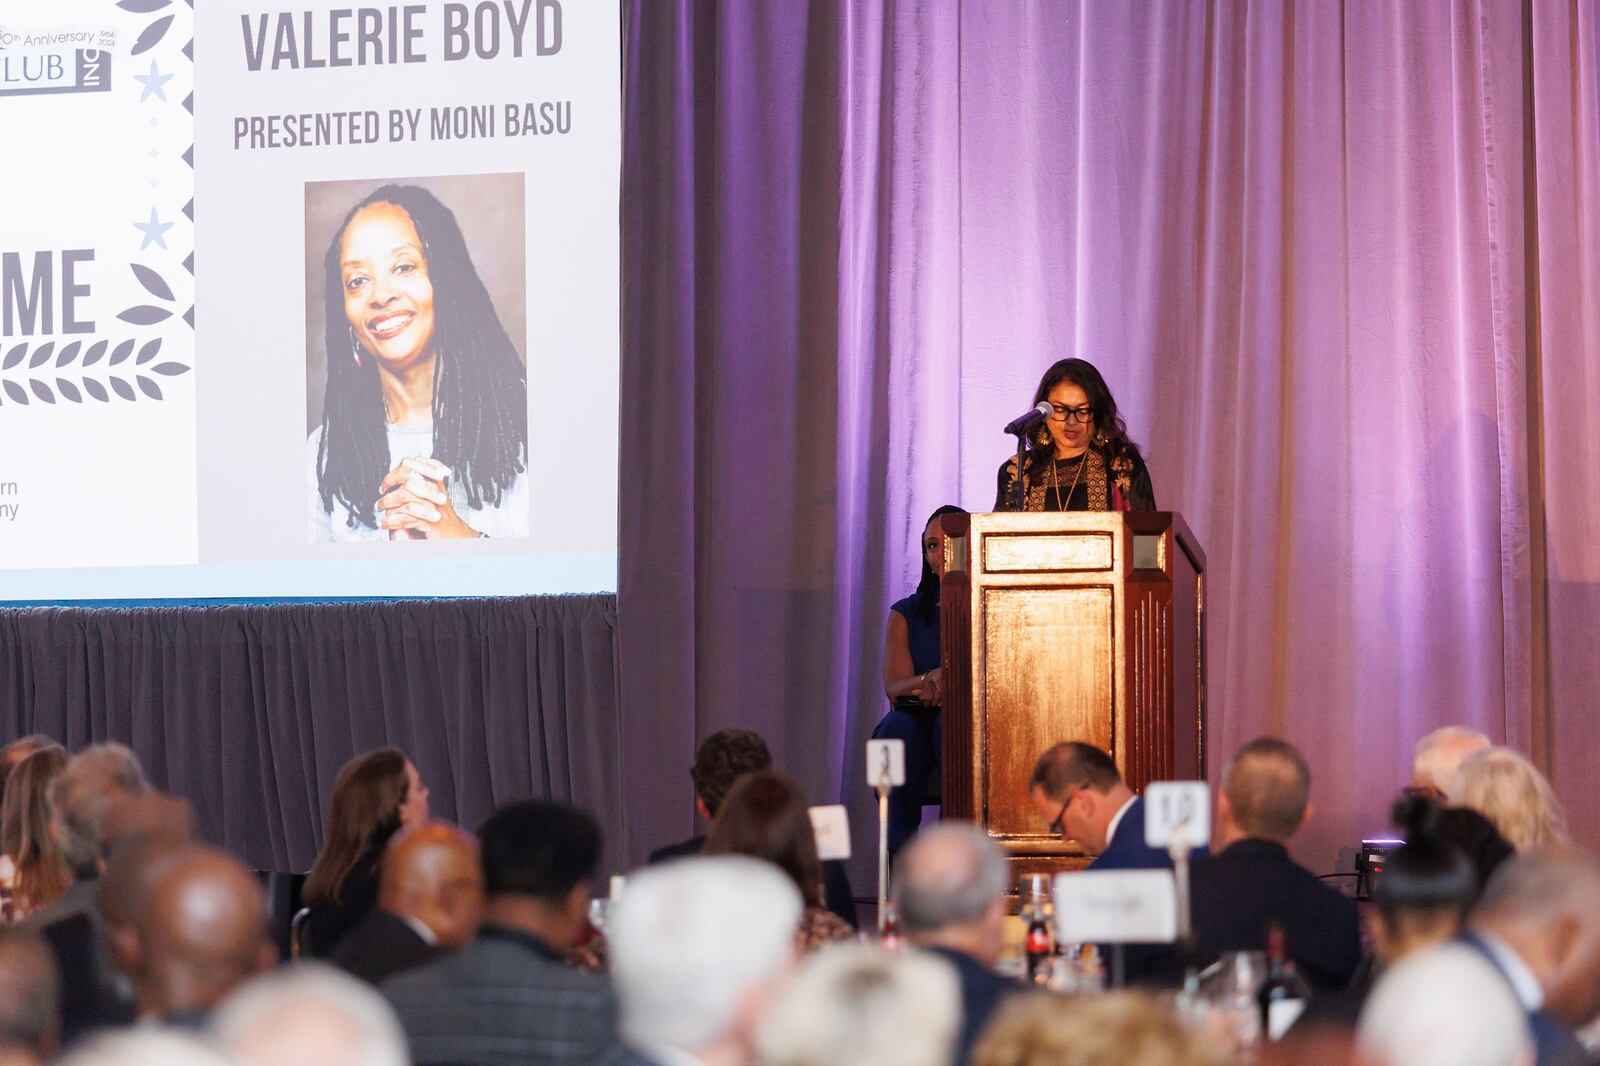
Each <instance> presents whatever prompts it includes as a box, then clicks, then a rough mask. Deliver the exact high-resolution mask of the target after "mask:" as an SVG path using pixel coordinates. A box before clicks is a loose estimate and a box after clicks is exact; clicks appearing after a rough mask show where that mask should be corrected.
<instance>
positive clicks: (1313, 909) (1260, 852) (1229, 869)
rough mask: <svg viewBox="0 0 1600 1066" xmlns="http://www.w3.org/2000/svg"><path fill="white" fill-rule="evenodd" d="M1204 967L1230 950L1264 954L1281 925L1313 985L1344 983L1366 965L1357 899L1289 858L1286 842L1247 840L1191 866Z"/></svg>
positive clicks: (1199, 957) (1293, 954)
mask: <svg viewBox="0 0 1600 1066" xmlns="http://www.w3.org/2000/svg"><path fill="white" fill-rule="evenodd" d="M1189 887H1190V892H1189V895H1190V902H1191V905H1192V915H1193V921H1194V932H1195V937H1196V940H1197V948H1196V961H1197V962H1198V963H1199V965H1200V966H1201V967H1205V966H1208V965H1210V964H1211V963H1212V962H1214V961H1216V959H1217V957H1218V956H1220V955H1221V954H1222V953H1223V952H1224V951H1262V950H1265V949H1266V946H1267V924H1268V923H1269V922H1271V921H1278V922H1281V923H1283V931H1284V936H1285V939H1286V940H1287V942H1288V948H1289V957H1290V958H1291V959H1293V960H1294V964H1295V966H1297V967H1298V968H1299V969H1300V972H1301V973H1302V974H1303V975H1304V976H1305V978H1306V980H1307V981H1309V982H1310V983H1311V985H1312V987H1313V988H1314V989H1319V990H1327V989H1335V988H1343V987H1345V986H1346V985H1348V984H1349V983H1350V978H1351V977H1353V976H1354V975H1355V972H1356V967H1357V966H1359V965H1360V964H1361V927H1360V922H1359V919H1358V918H1357V916H1356V903H1355V900H1353V899H1350V898H1348V897H1346V896H1342V895H1340V894H1339V893H1338V892H1336V891H1334V890H1333V889H1331V888H1329V887H1328V886H1327V885H1325V884H1323V883H1322V882H1321V881H1319V880H1318V879H1317V876H1316V875H1315V874H1313V873H1312V872H1311V871H1310V870H1307V869H1306V868H1305V867H1303V866H1300V865H1298V864H1296V863H1295V862H1294V860H1292V859H1290V858H1289V851H1288V849H1287V848H1285V847H1284V846H1283V845H1282V844H1277V843H1274V842H1272V841H1270V840H1241V841H1239V842H1238V843H1237V844H1234V845H1232V846H1231V847H1228V848H1225V849H1223V850H1222V851H1221V852H1220V853H1219V854H1217V855H1213V856H1209V857H1207V858H1203V859H1197V860H1195V862H1194V863H1193V865H1192V866H1191V867H1190V869H1189Z"/></svg>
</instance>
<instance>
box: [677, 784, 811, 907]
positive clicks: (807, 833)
mask: <svg viewBox="0 0 1600 1066" xmlns="http://www.w3.org/2000/svg"><path fill="white" fill-rule="evenodd" d="M705 854H707V855H749V856H752V857H754V858H757V859H765V860H766V861H767V862H770V863H772V864H773V865H775V866H777V867H778V868H779V869H781V870H782V871H783V872H784V873H786V874H788V875H789V877H790V878H791V879H792V880H793V881H794V884H795V887H796V888H798V889H799V890H800V897H801V898H802V899H804V900H805V903H806V906H808V907H820V906H821V905H822V863H821V861H820V860H818V858H817V837H816V831H815V830H814V829H812V827H811V815H810V813H809V808H808V807H807V805H806V797H805V794H804V793H802V792H801V791H800V786H799V785H797V784H795V783H794V781H793V780H791V779H790V778H788V777H786V776H784V775H783V774H780V773H778V772H777V771H776V770H760V771H757V772H756V773H753V774H746V775H745V776H744V777H741V778H740V779H739V780H738V781H737V782H736V783H735V784H734V786H733V789H732V791H730V792H729V793H728V797H727V799H725V800H724V801H723V802H722V806H721V807H719V808H718V810H717V820H716V821H715V822H713V823H712V824H711V835H710V836H708V837H707V838H706V847H705Z"/></svg>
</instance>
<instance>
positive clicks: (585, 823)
mask: <svg viewBox="0 0 1600 1066" xmlns="http://www.w3.org/2000/svg"><path fill="white" fill-rule="evenodd" d="M478 841H479V844H480V847H481V849H482V855H483V888H484V892H485V894H486V896H487V901H486V903H485V907H484V917H485V920H486V921H488V922H491V923H494V924H500V925H510V926H513V927H515V928H521V929H525V930H527V931H530V932H533V933H534V934H535V935H537V936H540V937H542V938H543V939H544V940H545V941H547V942H548V943H549V944H550V945H551V946H552V947H554V948H556V949H557V950H559V951H566V950H568V949H570V948H572V947H573V946H574V945H575V944H576V943H577V941H578V937H579V935H580V934H581V933H582V932H583V929H584V923H585V921H586V918H587V914H588V910H589V896H590V893H591V892H592V891H593V888H594V879H595V871H596V870H597V869H598V868H599V865H600V827H599V826H598V825H597V824H595V820H594V819H593V818H591V817H590V816H589V815H588V814H587V813H585V812H584V811H580V810H578V809H577V808H576V807H567V806H564V805H562V804H559V803H546V802H544V801H542V800H524V801H523V802H521V803H513V804H511V805H510V806H507V807H502V808H500V809H499V810H498V811H495V812H494V813H493V814H491V815H490V816H489V817H488V818H487V819H486V820H485V821H484V823H483V824H482V825H480V826H479V827H478Z"/></svg>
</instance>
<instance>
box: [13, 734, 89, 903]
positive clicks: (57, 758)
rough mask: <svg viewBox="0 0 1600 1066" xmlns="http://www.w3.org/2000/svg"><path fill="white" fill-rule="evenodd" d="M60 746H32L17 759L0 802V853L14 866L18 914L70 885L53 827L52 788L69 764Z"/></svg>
mask: <svg viewBox="0 0 1600 1066" xmlns="http://www.w3.org/2000/svg"><path fill="white" fill-rule="evenodd" d="M67 761H68V758H67V750H66V749H65V748H63V747H61V746H60V745H59V744H48V745H45V746H44V747H41V748H35V749H34V750H33V751H32V752H31V753H30V754H28V755H27V756H25V757H24V758H22V759H20V760H18V762H17V764H16V766H15V768H14V769H13V770H12V771H11V776H10V777H9V778H8V779H7V781H6V793H5V800H4V801H3V802H0V851H4V852H5V854H7V855H9V856H11V861H12V862H13V863H14V864H15V865H16V874H15V877H14V879H13V881H12V899H13V902H14V906H15V908H16V912H17V914H19V915H25V914H30V913H32V912H33V911H36V910H38V909H39V908H40V907H42V906H44V905H45V904H46V903H49V902H50V901H51V900H54V899H55V898H56V897H58V896H60V895H61V894H62V893H63V892H65V891H66V890H67V886H68V885H70V884H71V883H72V867H71V866H70V865H68V863H67V857H66V854H65V853H64V852H63V851H62V849H61V842H60V840H59V839H58V838H57V837H56V834H55V831H54V830H53V828H52V827H51V822H52V820H53V819H52V815H51V809H50V803H49V799H48V797H49V794H50V786H51V785H52V784H53V783H54V782H55V781H56V779H57V778H59V777H60V776H61V772H62V771H63V770H64V769H66V766H67Z"/></svg>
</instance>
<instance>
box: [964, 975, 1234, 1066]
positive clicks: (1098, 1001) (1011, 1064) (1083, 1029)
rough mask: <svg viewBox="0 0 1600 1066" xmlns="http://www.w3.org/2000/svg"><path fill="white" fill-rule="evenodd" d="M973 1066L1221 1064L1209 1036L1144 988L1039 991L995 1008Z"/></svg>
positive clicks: (1224, 1058) (1222, 1057)
mask: <svg viewBox="0 0 1600 1066" xmlns="http://www.w3.org/2000/svg"><path fill="white" fill-rule="evenodd" d="M972 1061H973V1063H974V1064H975V1066H1121V1064H1122V1063H1139V1066H1223V1064H1224V1063H1226V1062H1228V1061H1230V1059H1229V1056H1228V1054H1227V1052H1226V1050H1225V1048H1224V1047H1223V1046H1222V1044H1220V1043H1218V1042H1217V1040H1216V1039H1215V1037H1214V1036H1212V1035H1209V1034H1206V1033H1202V1032H1197V1031H1194V1030H1191V1029H1189V1028H1188V1027H1187V1026H1185V1025H1184V1024H1183V1023H1182V1022H1181V1021H1179V1020H1178V1017H1177V1015H1176V1014H1174V1013H1173V1011H1172V1010H1171V1009H1169V1008H1168V1007H1166V1006H1164V1005H1163V1004H1162V1003H1161V1002H1160V1001H1158V1000H1157V999H1155V998H1154V997H1153V996H1150V995H1149V994H1147V993H1144V992H1131V991H1123V992H1109V993H1107V994H1105V995H1103V996H1094V997H1091V998H1087V999H1062V998H1061V997H1059V996H1052V995H1049V994H1047V993H1043V992H1038V993H1031V994H1029V995H1025V996H1019V997H1017V998H1016V999H1013V1000H1012V1001H1011V1002H1010V1003H1008V1004H1006V1005H1005V1006H1004V1007H1002V1008H1001V1009H1000V1012H999V1013H998V1014H997V1015H996V1016H995V1019H994V1021H993V1022H991V1023H990V1024H989V1028H988V1029H987V1030H985V1032H984V1035H983V1036H982V1037H980V1038H979V1040H978V1044H977V1046H976V1047H975V1048H974V1049H973V1052H972Z"/></svg>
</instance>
